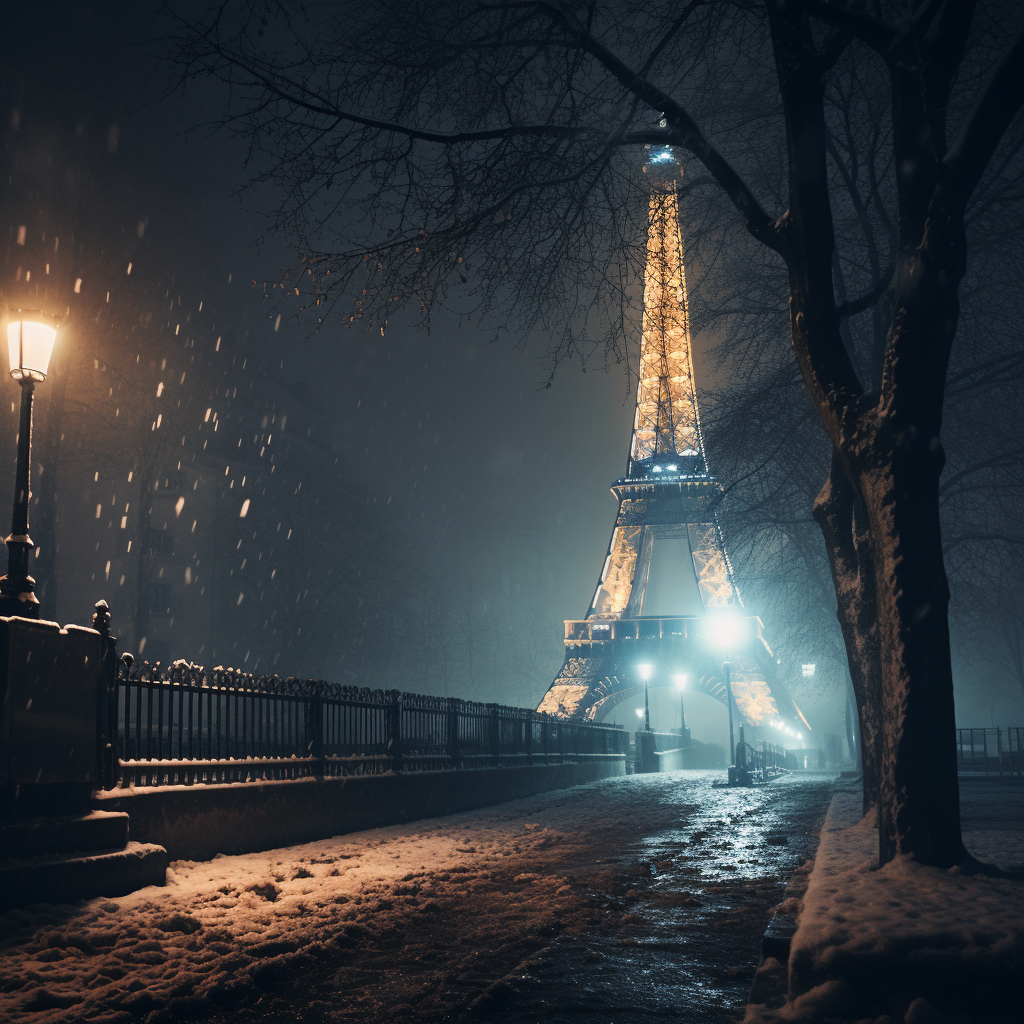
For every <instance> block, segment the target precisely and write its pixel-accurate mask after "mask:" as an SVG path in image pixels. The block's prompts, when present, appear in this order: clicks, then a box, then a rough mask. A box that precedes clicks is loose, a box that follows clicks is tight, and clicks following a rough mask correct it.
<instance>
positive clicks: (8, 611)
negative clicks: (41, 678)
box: [0, 309, 60, 619]
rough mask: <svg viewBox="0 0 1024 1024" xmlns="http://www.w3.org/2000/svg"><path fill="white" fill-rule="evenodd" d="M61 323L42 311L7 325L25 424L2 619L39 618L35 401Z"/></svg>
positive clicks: (19, 312) (17, 312) (0, 584)
mask: <svg viewBox="0 0 1024 1024" xmlns="http://www.w3.org/2000/svg"><path fill="white" fill-rule="evenodd" d="M59 326H60V318H59V317H55V316H51V315H50V314H49V313H43V312H41V311H40V310H38V309H12V310H10V312H9V315H8V321H7V349H8V354H9V356H10V361H11V376H12V377H13V378H14V379H15V380H16V381H17V382H18V383H19V384H20V385H21V424H20V426H19V428H18V466H17V470H16V475H15V482H14V515H13V520H12V525H11V535H10V536H9V537H8V538H7V540H6V541H5V543H6V544H7V575H6V576H4V577H2V578H0V615H20V616H22V617H23V618H26V619H38V618H39V599H38V598H37V597H36V595H35V587H36V581H35V580H34V579H32V577H31V576H29V574H28V555H29V552H30V551H31V550H32V547H33V544H32V538H31V537H30V536H29V535H28V499H29V488H30V484H31V466H30V463H31V458H32V399H33V396H34V393H35V386H36V382H37V381H43V380H46V370H47V368H48V367H49V365H50V356H51V355H52V354H53V346H54V343H55V342H56V340H57V328H58V327H59Z"/></svg>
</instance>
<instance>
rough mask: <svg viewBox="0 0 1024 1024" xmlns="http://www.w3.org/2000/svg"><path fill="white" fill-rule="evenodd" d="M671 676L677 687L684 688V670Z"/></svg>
mask: <svg viewBox="0 0 1024 1024" xmlns="http://www.w3.org/2000/svg"><path fill="white" fill-rule="evenodd" d="M672 678H673V679H674V680H675V684H676V686H677V687H679V689H680V690H685V689H686V673H685V672H677V673H676V674H675V675H674V676H673V677H672Z"/></svg>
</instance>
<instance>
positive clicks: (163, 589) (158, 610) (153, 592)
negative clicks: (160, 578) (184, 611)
mask: <svg viewBox="0 0 1024 1024" xmlns="http://www.w3.org/2000/svg"><path fill="white" fill-rule="evenodd" d="M149 614H150V615H170V614H171V585H170V584H169V583H152V584H150V587H149Z"/></svg>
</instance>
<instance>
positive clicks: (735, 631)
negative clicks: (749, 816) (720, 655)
mask: <svg viewBox="0 0 1024 1024" xmlns="http://www.w3.org/2000/svg"><path fill="white" fill-rule="evenodd" d="M744 625H745V624H744V622H743V620H742V619H741V618H740V617H739V616H738V615H737V614H736V612H735V611H734V610H733V609H732V608H728V607H726V608H723V609H720V610H719V611H717V612H716V613H715V614H714V615H709V616H708V617H707V619H706V624H705V636H706V637H707V638H708V639H709V640H710V641H711V642H712V643H713V644H714V645H715V646H716V647H719V648H721V649H722V650H723V651H724V652H725V655H726V659H728V657H729V650H730V648H732V647H735V646H736V645H737V644H738V643H739V642H740V640H741V639H742V638H743V630H744ZM722 672H723V673H724V675H725V703H726V706H727V707H728V709H729V763H730V764H732V762H733V760H734V758H735V751H736V742H735V740H734V738H733V725H732V705H733V697H732V665H730V664H729V661H728V660H726V661H724V662H723V663H722Z"/></svg>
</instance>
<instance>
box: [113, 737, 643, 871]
mask: <svg viewBox="0 0 1024 1024" xmlns="http://www.w3.org/2000/svg"><path fill="white" fill-rule="evenodd" d="M625 765H626V759H625V756H624V755H621V754H594V755H590V756H580V757H579V759H578V761H576V762H575V763H571V764H547V765H523V766H513V767H499V768H473V769H467V770H460V771H441V772H410V773H408V774H405V773H397V774H396V773H389V774H386V775H354V776H345V777H342V778H325V779H296V780H289V781H276V782H241V783H233V784H228V785H202V784H197V785H193V786H164V787H152V788H137V789H117V790H111V791H109V792H103V793H97V794H96V795H95V797H94V806H95V807H96V808H98V809H100V810H104V811H127V812H128V814H129V822H130V824H129V829H130V837H131V839H133V840H135V841H137V842H142V843H157V844H159V845H160V846H163V847H165V848H166V850H167V851H168V853H169V854H170V856H171V858H172V859H183V860H208V859H210V858H211V857H214V856H216V855H217V854H218V853H223V854H233V853H253V852H257V851H259V850H271V849H274V848H276V847H279V846H291V845H294V844H296V843H307V842H312V841H313V840H316V839H327V838H329V837H331V836H335V835H342V834H344V833H347V832H358V831H361V830H363V829H368V828H378V827H380V826H382V825H395V824H399V823H402V822H407V821H415V820H417V819H419V818H430V817H436V816H439V815H443V814H453V813H455V812H457V811H467V810H470V809H472V808H474V807H484V806H487V805H489V804H497V803H502V802H504V801H506V800H516V799H518V798H520V797H526V796H533V795H535V794H537V793H544V792H546V791H548V790H553V789H565V788H567V787H569V786H578V785H580V784H582V783H587V782H595V781H597V780H599V779H605V778H609V777H612V776H617V775H624V774H625V770H626V769H625Z"/></svg>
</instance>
